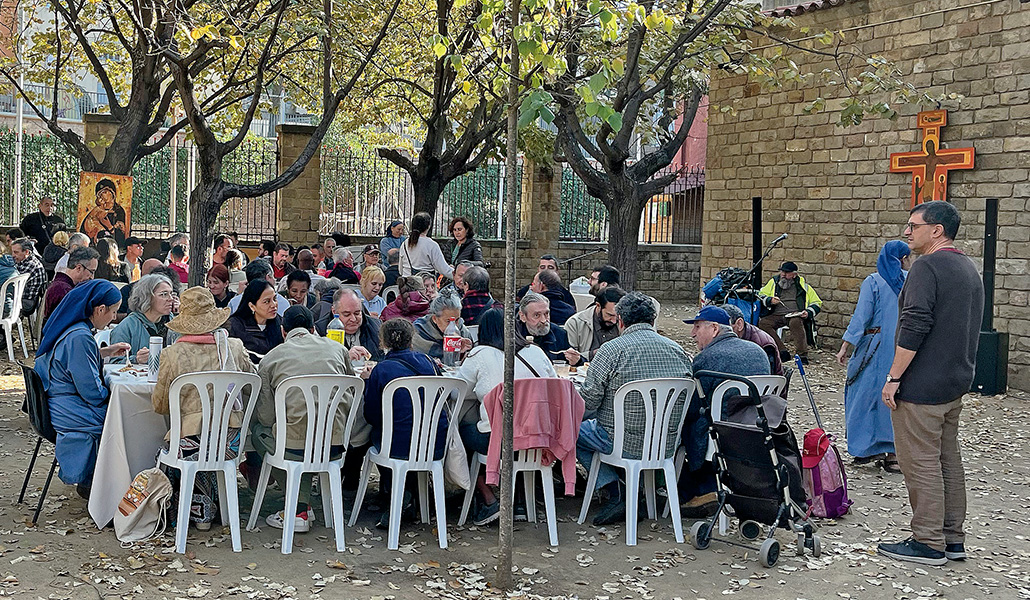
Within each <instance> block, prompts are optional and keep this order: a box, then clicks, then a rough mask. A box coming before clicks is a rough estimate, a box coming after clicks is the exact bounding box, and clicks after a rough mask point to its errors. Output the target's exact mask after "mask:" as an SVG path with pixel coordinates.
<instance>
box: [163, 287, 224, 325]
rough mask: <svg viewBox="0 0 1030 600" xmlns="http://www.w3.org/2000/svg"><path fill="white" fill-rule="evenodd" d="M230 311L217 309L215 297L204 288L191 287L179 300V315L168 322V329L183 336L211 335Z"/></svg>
mask: <svg viewBox="0 0 1030 600" xmlns="http://www.w3.org/2000/svg"><path fill="white" fill-rule="evenodd" d="M231 313H232V311H231V310H230V309H228V308H217V307H216V306H215V297H214V296H213V295H212V294H211V290H209V289H207V288H206V287H201V286H197V287H191V288H189V289H188V290H186V291H185V292H183V293H182V296H180V298H179V314H178V315H177V316H176V317H175V318H174V319H172V320H171V321H169V322H168V329H171V330H172V331H174V332H176V333H181V334H183V335H202V334H205V333H211V332H212V331H214V330H216V329H218V328H219V327H221V326H222V324H223V323H225V321H226V319H228V318H229V315H230V314H231Z"/></svg>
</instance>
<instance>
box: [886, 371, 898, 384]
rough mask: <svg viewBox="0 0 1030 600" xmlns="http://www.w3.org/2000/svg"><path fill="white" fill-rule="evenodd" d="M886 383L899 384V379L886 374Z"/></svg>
mask: <svg viewBox="0 0 1030 600" xmlns="http://www.w3.org/2000/svg"><path fill="white" fill-rule="evenodd" d="M887 383H901V378H900V377H897V378H894V377H891V374H890V373H887Z"/></svg>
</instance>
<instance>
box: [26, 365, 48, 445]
mask: <svg viewBox="0 0 1030 600" xmlns="http://www.w3.org/2000/svg"><path fill="white" fill-rule="evenodd" d="M18 364H20V365H21V373H22V376H23V377H24V378H25V408H26V409H28V413H29V424H31V425H32V429H34V430H35V431H36V434H37V435H39V437H41V438H44V439H46V440H49V441H50V442H51V443H56V440H57V432H56V431H54V425H53V423H51V422H50V401H49V400H48V399H47V395H46V390H44V389H43V380H42V379H40V378H39V374H38V373H36V370H35V369H33V368H32V367H30V366H28V365H27V364H25V363H18Z"/></svg>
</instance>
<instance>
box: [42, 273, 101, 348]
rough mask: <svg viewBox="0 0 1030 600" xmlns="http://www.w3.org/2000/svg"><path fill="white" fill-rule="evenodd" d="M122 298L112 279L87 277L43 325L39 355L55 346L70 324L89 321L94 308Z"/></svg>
mask: <svg viewBox="0 0 1030 600" xmlns="http://www.w3.org/2000/svg"><path fill="white" fill-rule="evenodd" d="M121 301H122V293H121V292H120V291H118V288H116V287H115V286H114V284H113V283H111V282H110V281H107V280H104V279H93V280H90V281H84V282H82V283H80V284H79V285H77V286H75V287H74V288H72V291H70V292H68V295H67V296H65V297H64V298H63V299H62V300H61V303H60V304H58V305H57V308H55V309H54V312H53V313H51V314H50V318H49V319H47V322H46V325H44V326H43V336H42V337H43V339H42V340H40V342H39V348H38V349H37V350H36V357H40V356H43V355H44V354H46V353H47V352H50V351H51V350H53V348H54V345H55V344H57V340H59V339H60V338H61V335H63V334H64V332H66V331H68V328H69V327H71V326H72V325H75V324H76V323H81V322H82V321H88V320H89V319H90V317H92V316H93V309H94V308H96V307H98V306H101V305H103V306H111V305H113V304H118V303H119V302H121Z"/></svg>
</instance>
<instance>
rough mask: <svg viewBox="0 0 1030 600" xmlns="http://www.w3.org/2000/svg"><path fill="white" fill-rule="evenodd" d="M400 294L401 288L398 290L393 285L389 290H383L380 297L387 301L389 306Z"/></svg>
mask: <svg viewBox="0 0 1030 600" xmlns="http://www.w3.org/2000/svg"><path fill="white" fill-rule="evenodd" d="M400 293H401V291H400V288H398V287H397V286H395V285H391V286H390V287H388V288H383V291H382V292H381V294H380V295H381V296H382V297H383V300H386V303H387V304H389V303H391V302H393V301H394V300H396V299H397V296H399V295H400Z"/></svg>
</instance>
